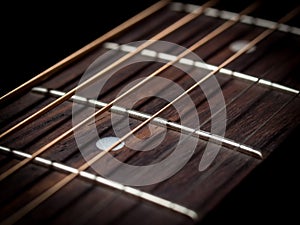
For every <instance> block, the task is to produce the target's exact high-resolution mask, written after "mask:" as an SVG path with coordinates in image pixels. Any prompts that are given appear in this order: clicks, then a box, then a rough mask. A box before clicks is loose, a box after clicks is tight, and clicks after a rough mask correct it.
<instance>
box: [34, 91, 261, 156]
mask: <svg viewBox="0 0 300 225" xmlns="http://www.w3.org/2000/svg"><path fill="white" fill-rule="evenodd" d="M32 91H33V92H34V93H38V94H50V95H51V96H53V97H56V98H59V97H60V96H63V95H64V92H61V91H55V90H48V89H47V88H42V87H36V88H35V87H34V88H33V89H32ZM78 99H79V100H78ZM82 99H85V100H84V101H82ZM71 100H72V101H73V102H76V103H79V104H86V105H89V106H91V107H105V106H106V105H107V103H104V102H101V101H97V100H95V99H86V98H84V97H81V96H76V95H75V96H73V97H72V98H71ZM109 111H110V112H112V113H117V114H120V115H125V116H127V115H128V116H129V117H131V118H133V119H137V120H141V121H144V120H146V119H148V118H150V117H151V115H150V114H147V113H142V112H138V111H135V110H130V109H126V108H123V107H119V106H112V107H111V108H110V110H109ZM153 124H154V125H157V126H160V127H166V126H167V128H169V129H172V130H175V131H177V132H182V133H184V134H187V135H192V136H194V137H197V138H200V139H202V140H206V141H211V142H213V143H216V144H221V145H223V146H225V147H227V148H229V149H232V150H236V151H239V152H241V153H243V154H246V155H249V156H252V157H255V158H258V159H262V158H263V155H262V153H261V152H260V151H259V150H256V149H254V148H251V147H250V146H245V145H243V144H239V143H237V142H235V141H233V140H229V139H226V138H223V137H220V136H218V135H215V134H211V133H209V132H206V131H203V130H195V129H193V128H189V127H186V126H182V125H180V124H177V123H174V122H170V121H168V120H166V119H164V118H160V117H155V118H154V119H153Z"/></svg>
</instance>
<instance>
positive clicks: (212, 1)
mask: <svg viewBox="0 0 300 225" xmlns="http://www.w3.org/2000/svg"><path fill="white" fill-rule="evenodd" d="M216 2H217V0H210V1H208V2H207V3H205V4H204V5H202V7H199V8H197V9H195V10H194V11H193V12H191V13H190V14H188V15H186V16H184V17H183V18H181V19H180V20H178V21H177V22H175V23H174V24H172V25H171V26H169V27H167V28H166V29H164V30H163V31H161V32H160V33H158V34H156V35H154V36H153V37H152V38H150V40H148V41H146V42H144V43H143V44H141V45H140V46H139V47H138V48H137V49H136V50H135V51H132V52H129V53H128V54H126V55H124V56H123V57H121V58H120V59H118V60H116V61H115V62H114V63H112V64H110V65H109V66H107V67H106V68H104V69H103V70H101V71H100V72H98V73H96V74H95V75H94V76H93V77H91V78H89V79H88V80H86V81H84V82H82V83H81V84H80V85H78V86H76V87H75V88H73V89H72V90H70V91H69V92H67V93H66V94H65V95H64V96H62V97H60V98H58V99H56V100H54V101H53V102H51V103H50V104H48V105H47V106H45V107H44V108H42V109H40V110H38V111H37V112H35V113H34V114H32V115H30V116H29V117H27V118H26V119H24V120H22V121H21V122H19V123H17V124H16V125H14V126H13V127H11V128H9V129H8V130H6V131H5V132H3V133H2V134H0V139H2V138H4V137H5V136H7V135H8V134H10V133H12V132H13V131H15V130H17V129H21V128H22V127H24V126H26V125H27V124H29V123H31V122H33V121H34V120H36V119H37V118H38V117H40V116H42V115H43V114H45V113H47V112H48V111H50V110H51V109H53V108H55V107H56V106H58V105H60V104H61V103H63V102H65V101H67V100H68V99H70V98H71V97H72V96H73V95H74V94H75V93H76V91H78V90H79V89H81V88H84V87H86V86H87V85H89V84H91V83H92V82H94V81H95V80H96V79H98V78H99V77H100V76H102V75H103V74H105V73H107V72H108V71H110V70H112V69H113V68H114V67H116V66H117V65H119V64H120V63H122V62H124V61H126V60H127V59H129V58H131V57H132V56H134V55H136V54H137V53H139V52H140V51H142V50H143V49H144V48H147V47H148V46H150V45H151V44H153V40H159V39H162V38H163V37H165V36H167V35H168V34H170V33H172V32H173V31H175V30H177V29H178V28H180V27H182V26H183V25H185V24H187V23H188V22H190V21H192V20H193V19H195V18H197V17H198V16H200V15H201V14H202V13H203V12H204V10H205V9H206V8H208V7H210V6H212V5H214V4H215V3H216ZM113 103H114V102H111V104H108V105H107V107H104V108H102V112H105V111H107V110H108V109H109V108H110V107H111V106H112V105H113ZM0 180H1V179H0Z"/></svg>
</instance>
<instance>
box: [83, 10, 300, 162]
mask: <svg viewBox="0 0 300 225" xmlns="http://www.w3.org/2000/svg"><path fill="white" fill-rule="evenodd" d="M299 10H300V7H298V8H296V9H294V10H292V11H291V12H290V13H289V14H288V15H286V16H284V17H283V18H282V19H280V20H279V21H278V22H277V24H276V25H274V26H273V28H269V29H267V30H265V31H263V32H262V33H260V34H259V35H258V36H257V37H256V38H254V39H253V40H252V41H250V42H249V43H248V44H247V45H245V46H244V47H243V48H241V49H240V50H239V51H238V52H236V53H235V54H233V55H232V56H231V57H229V58H228V59H226V60H225V61H224V62H223V63H222V64H221V65H220V66H218V68H216V69H215V70H213V71H211V72H210V73H208V74H207V75H206V76H204V77H203V78H202V79H200V80H199V81H198V82H197V83H195V84H194V85H193V86H191V87H190V88H189V89H187V90H186V91H185V92H183V93H182V94H181V95H179V96H177V97H176V98H175V99H174V100H173V101H171V102H169V103H168V104H167V105H166V106H164V107H163V108H161V109H160V110H159V111H157V112H156V113H154V114H153V115H152V116H151V117H150V118H148V119H147V120H145V121H143V122H142V123H141V124H140V125H138V126H137V127H135V128H134V129H132V130H131V131H130V132H128V133H127V134H126V135H124V136H123V137H122V138H120V139H119V140H118V141H116V142H115V143H114V144H113V145H111V147H109V148H107V149H105V150H104V151H103V152H101V153H100V154H98V155H97V156H95V157H94V158H93V159H91V160H90V161H88V162H87V164H90V165H91V164H93V163H94V162H96V161H97V160H99V159H100V158H102V157H103V156H104V155H105V154H107V153H108V152H109V151H111V150H112V149H114V148H115V147H116V146H118V145H119V144H120V143H122V142H123V141H125V140H126V139H127V138H128V137H129V136H131V135H132V134H134V133H135V132H137V131H138V130H140V129H141V128H142V127H143V126H145V125H146V124H147V123H149V122H150V121H151V120H153V119H154V118H155V117H156V116H158V115H159V114H160V113H162V112H163V111H164V110H166V109H167V108H169V107H170V106H172V105H173V104H174V103H175V102H177V101H178V100H180V99H181V98H182V97H184V96H185V95H187V94H189V93H190V92H191V91H192V90H194V89H195V88H196V87H198V86H199V85H200V84H202V83H203V82H205V81H206V80H208V79H209V78H210V77H212V76H213V75H214V74H216V73H217V72H219V71H220V70H221V69H222V68H223V67H225V66H227V65H228V64H230V63H231V62H233V61H234V60H235V59H237V58H239V57H240V56H241V55H242V54H244V53H245V52H247V51H248V50H250V49H251V48H252V47H254V46H255V45H256V44H258V43H259V42H260V41H262V40H263V39H265V38H266V37H268V36H269V35H270V34H272V33H273V32H274V31H275V30H276V29H277V28H278V26H279V25H280V24H281V23H285V22H287V21H288V20H290V19H291V18H293V17H294V16H296V15H297V14H298V13H299ZM95 114H96V113H95ZM95 114H94V115H95ZM90 162H91V163H90Z"/></svg>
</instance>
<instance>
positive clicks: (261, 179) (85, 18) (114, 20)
mask: <svg viewBox="0 0 300 225" xmlns="http://www.w3.org/2000/svg"><path fill="white" fill-rule="evenodd" d="M154 2H156V1H154V0H141V1H118V2H116V1H95V2H92V1H84V2H81V1H72V2H71V1H70V2H69V3H67V2H62V1H61V2H55V1H40V2H38V3H35V4H30V3H28V2H26V1H24V2H22V3H17V2H14V1H12V2H6V3H5V5H2V6H1V9H0V10H1V76H0V79H1V80H0V85H1V86H0V94H1V95H3V94H4V93H6V92H7V91H9V90H12V89H13V88H14V87H16V86H18V85H19V84H21V83H23V82H24V81H26V80H28V79H29V78H31V77H33V76H34V75H36V74H38V73H39V72H42V71H43V70H44V69H46V68H48V67H50V66H51V65H53V64H54V63H56V62H58V61H59V60H61V59H63V58H64V57H66V56H68V55H69V54H71V53H73V52H74V51H76V50H78V49H79V48H81V47H83V46H84V45H86V44H88V43H89V42H91V41H93V40H94V39H96V38H97V37H99V36H100V35H102V34H104V33H105V32H107V31H109V30H110V29H112V28H114V27H115V26H117V25H119V24H120V23H122V22H123V21H125V20H126V19H128V18H130V17H131V16H133V15H135V14H136V13H138V12H140V11H141V10H143V9H145V8H146V7H147V6H150V5H151V4H153V3H154ZM195 2H196V1H195ZM228 3H229V4H232V5H234V4H233V3H232V2H231V1H228ZM1 4H3V3H1ZM63 4H65V5H63ZM284 4H285V3H284ZM270 10H272V7H271V8H270ZM298 134H299V132H298V131H295V132H294V135H293V136H291V138H289V139H288V140H287V141H286V142H285V143H283V145H282V147H281V148H279V149H278V150H276V151H275V152H274V154H272V155H271V156H270V157H269V158H268V159H267V160H266V161H265V162H264V163H263V164H261V165H260V166H259V167H258V168H257V169H255V170H254V171H253V173H251V174H250V175H249V176H248V177H247V178H246V179H245V180H244V181H243V182H242V183H241V184H240V185H239V186H238V187H237V188H235V189H234V191H233V192H232V193H231V194H229V195H228V196H227V197H226V198H225V199H224V201H223V202H222V203H221V204H220V206H218V207H217V208H216V210H214V211H213V212H212V213H211V214H209V215H208V217H207V219H206V220H204V222H205V224H214V223H218V224H220V223H226V224H246V223H247V224H253V223H260V224H263V223H265V224H266V223H270V222H274V221H276V222H277V221H279V220H282V221H285V222H286V223H292V222H293V223H295V222H296V221H299V219H298V214H297V213H298V212H297V210H298V209H299V208H300V207H299V200H298V197H299V194H298V190H299V189H298V186H296V183H297V182H298V180H299V177H300V176H299V173H298V172H299V166H298V165H299V160H300V158H299V153H298V152H299V146H298V145H297V138H298V137H299V135H298Z"/></svg>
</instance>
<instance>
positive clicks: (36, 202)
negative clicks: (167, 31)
mask: <svg viewBox="0 0 300 225" xmlns="http://www.w3.org/2000/svg"><path fill="white" fill-rule="evenodd" d="M256 6H257V4H254V5H251V6H250V7H247V8H246V10H245V11H243V12H247V11H252V10H254V8H255V7H256ZM239 18H240V17H239V16H238V17H235V19H236V22H237V21H238V19H239ZM234 23H235V22H234V21H230V22H226V23H224V24H225V26H220V27H219V28H217V29H216V30H215V31H214V32H212V33H211V34H210V36H211V37H214V36H216V35H217V34H218V33H221V32H222V31H223V30H225V29H227V27H230V26H232V24H234ZM208 40H209V39H208V38H206V41H205V42H207V41H208ZM202 42H204V41H203V40H202V41H201V42H199V43H202ZM183 56H184V55H183ZM183 56H182V57H183ZM177 60H179V59H177ZM46 147H48V146H47V145H46ZM36 156H37V155H33V157H32V158H30V159H29V160H28V162H29V161H30V160H32V159H34V158H35V157H36ZM24 161H25V160H23V161H22V162H24ZM26 161H27V160H26ZM87 166H88V164H84V165H82V167H80V168H79V170H81V171H83V170H84V169H85V168H86V167H87ZM77 175H78V174H75V176H74V175H70V177H66V179H64V180H62V181H61V182H59V183H57V184H56V185H55V186H53V187H52V188H51V190H50V191H49V192H47V193H50V192H53V194H54V193H55V192H56V190H59V189H60V188H62V187H63V186H64V185H65V184H67V183H69V182H70V181H71V180H73V179H74V178H75V177H76V176H77ZM47 193H46V194H44V195H42V196H40V197H39V198H38V199H36V200H33V201H32V202H30V203H29V204H28V205H27V206H25V207H24V208H23V210H20V211H18V212H17V213H16V214H14V215H13V216H11V217H10V218H8V219H7V221H8V223H11V222H9V221H15V220H18V218H21V217H22V216H23V215H25V214H27V213H28V212H29V211H31V209H30V208H35V207H36V206H38V205H39V204H40V202H43V201H44V200H46V199H47V198H48V197H49V196H47V195H48V194H47ZM51 195H52V194H50V196H51Z"/></svg>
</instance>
